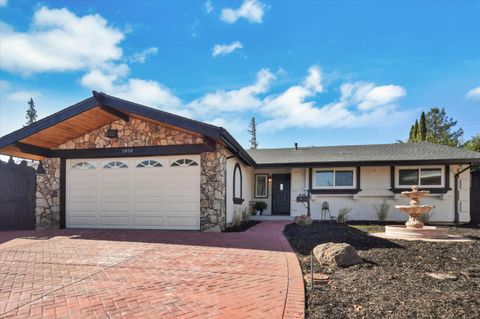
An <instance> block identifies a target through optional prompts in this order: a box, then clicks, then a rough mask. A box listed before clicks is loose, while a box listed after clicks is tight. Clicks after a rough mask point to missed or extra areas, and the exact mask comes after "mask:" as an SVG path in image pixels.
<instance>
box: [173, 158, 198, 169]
mask: <svg viewBox="0 0 480 319" xmlns="http://www.w3.org/2000/svg"><path fill="white" fill-rule="evenodd" d="M170 166H180V167H187V166H198V163H197V162H195V161H194V160H191V159H188V158H182V159H179V160H177V161H175V162H173V163H172V164H171V165H170Z"/></svg>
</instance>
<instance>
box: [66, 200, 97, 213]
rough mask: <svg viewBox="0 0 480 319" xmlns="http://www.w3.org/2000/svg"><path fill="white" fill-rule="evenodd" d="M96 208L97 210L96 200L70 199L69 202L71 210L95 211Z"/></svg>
mask: <svg viewBox="0 0 480 319" xmlns="http://www.w3.org/2000/svg"><path fill="white" fill-rule="evenodd" d="M96 210H97V202H91V201H72V202H71V203H70V211H71V212H95V211H96Z"/></svg>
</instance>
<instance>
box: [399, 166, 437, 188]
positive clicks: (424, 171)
mask: <svg viewBox="0 0 480 319" xmlns="http://www.w3.org/2000/svg"><path fill="white" fill-rule="evenodd" d="M395 180H396V185H395V186H396V187H398V188H410V187H412V186H420V187H422V186H423V187H443V186H444V183H445V181H444V167H443V166H438V167H397V168H396V176H395Z"/></svg>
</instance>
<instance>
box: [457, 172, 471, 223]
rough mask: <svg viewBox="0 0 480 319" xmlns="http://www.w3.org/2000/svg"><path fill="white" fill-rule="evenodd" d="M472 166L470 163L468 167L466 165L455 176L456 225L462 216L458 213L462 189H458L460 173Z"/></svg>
mask: <svg viewBox="0 0 480 319" xmlns="http://www.w3.org/2000/svg"><path fill="white" fill-rule="evenodd" d="M471 167H472V165H468V166H467V167H465V168H464V169H462V170H461V171H459V172H458V173H456V174H455V178H454V184H453V186H454V187H455V192H454V196H453V203H454V205H455V207H454V208H455V210H454V212H455V225H458V224H459V222H460V216H459V215H458V200H459V197H460V191H459V190H458V179H459V177H460V174H462V173H463V172H465V171H466V170H468V169H470V168H471Z"/></svg>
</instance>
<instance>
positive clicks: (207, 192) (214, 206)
mask: <svg viewBox="0 0 480 319" xmlns="http://www.w3.org/2000/svg"><path fill="white" fill-rule="evenodd" d="M226 168H227V150H226V149H225V147H224V146H221V145H219V144H217V149H216V151H215V152H209V153H202V154H201V174H200V230H202V231H206V230H210V231H223V230H225V227H226V222H227V216H226V208H225V174H226Z"/></svg>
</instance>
